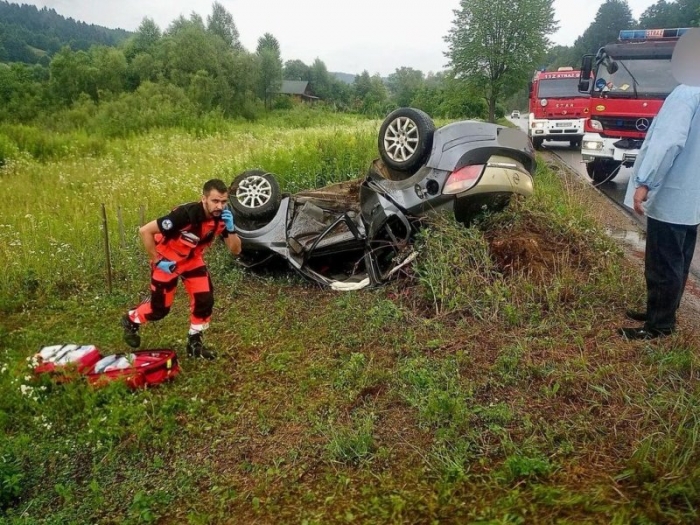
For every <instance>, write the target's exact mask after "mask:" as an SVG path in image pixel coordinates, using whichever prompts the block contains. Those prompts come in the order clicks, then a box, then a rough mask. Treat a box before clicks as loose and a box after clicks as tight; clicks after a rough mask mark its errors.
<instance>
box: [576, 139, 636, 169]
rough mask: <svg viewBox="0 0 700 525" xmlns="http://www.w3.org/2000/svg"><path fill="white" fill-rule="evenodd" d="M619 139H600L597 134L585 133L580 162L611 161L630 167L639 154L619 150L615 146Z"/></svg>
mask: <svg viewBox="0 0 700 525" xmlns="http://www.w3.org/2000/svg"><path fill="white" fill-rule="evenodd" d="M619 140H620V139H617V138H608V137H601V136H600V135H598V134H597V133H586V134H585V135H584V136H583V141H582V143H581V160H583V162H586V163H588V162H592V161H594V160H611V161H616V162H621V163H622V164H623V165H624V166H627V167H629V166H632V165H633V164H634V161H635V160H636V159H637V155H638V154H639V150H638V149H621V148H618V147H616V146H615V143H616V142H618V141H619Z"/></svg>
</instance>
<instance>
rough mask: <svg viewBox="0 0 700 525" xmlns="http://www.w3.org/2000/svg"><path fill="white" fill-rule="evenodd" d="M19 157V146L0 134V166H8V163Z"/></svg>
mask: <svg viewBox="0 0 700 525" xmlns="http://www.w3.org/2000/svg"><path fill="white" fill-rule="evenodd" d="M17 155H19V148H18V147H17V144H15V142H14V141H13V140H12V139H11V138H10V137H8V136H7V135H5V134H3V133H0V166H4V165H5V164H7V161H8V160H10V159H13V158H15V157H17Z"/></svg>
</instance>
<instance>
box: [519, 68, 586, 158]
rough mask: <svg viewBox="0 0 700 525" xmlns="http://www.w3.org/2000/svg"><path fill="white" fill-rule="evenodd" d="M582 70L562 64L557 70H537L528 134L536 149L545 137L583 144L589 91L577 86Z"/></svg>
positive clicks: (546, 138)
mask: <svg viewBox="0 0 700 525" xmlns="http://www.w3.org/2000/svg"><path fill="white" fill-rule="evenodd" d="M579 78H580V73H579V71H574V68H572V67H560V68H559V69H558V70H557V71H535V75H534V77H533V78H532V82H530V83H529V84H528V88H529V92H530V97H529V98H530V114H529V116H528V128H527V129H528V132H527V133H528V135H529V137H530V140H531V141H532V145H533V146H534V147H535V148H536V149H540V148H541V147H542V142H544V141H545V140H557V141H568V142H569V144H571V145H572V146H573V147H579V146H580V145H581V139H583V126H584V122H585V120H586V117H587V116H588V99H589V96H588V94H585V95H583V94H581V93H580V92H579V89H578V82H579Z"/></svg>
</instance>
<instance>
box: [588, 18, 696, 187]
mask: <svg viewBox="0 0 700 525" xmlns="http://www.w3.org/2000/svg"><path fill="white" fill-rule="evenodd" d="M686 30H687V29H684V28H676V29H641V30H623V31H620V35H619V38H618V41H617V42H615V43H611V44H608V45H606V46H603V47H602V48H600V50H599V51H598V53H597V54H596V55H585V56H584V57H583V60H582V65H581V73H580V78H579V90H580V91H581V92H583V93H587V94H589V95H590V106H589V114H588V119H587V120H586V121H585V128H584V136H583V142H582V147H581V157H582V160H583V162H585V163H586V171H587V173H588V175H589V176H590V177H591V179H593V181H594V182H596V183H602V182H606V181H610V180H612V179H613V178H615V176H616V175H617V173H618V172H619V170H620V168H621V167H631V166H632V165H634V161H635V160H636V158H637V154H638V153H639V149H640V148H641V146H642V143H643V141H644V138H645V137H646V132H647V130H648V129H649V126H651V123H652V122H653V121H654V117H655V116H656V114H657V113H658V112H659V110H660V109H661V105H662V104H663V102H664V100H665V99H666V97H667V96H668V95H669V94H670V93H671V91H673V89H674V88H675V87H676V86H677V85H678V83H677V82H676V81H675V79H674V78H673V76H672V75H671V56H672V55H673V49H674V48H675V45H676V42H677V41H678V39H679V38H680V37H681V35H682V34H683V33H684V32H685V31H686Z"/></svg>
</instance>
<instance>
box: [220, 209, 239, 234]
mask: <svg viewBox="0 0 700 525" xmlns="http://www.w3.org/2000/svg"><path fill="white" fill-rule="evenodd" d="M221 220H222V221H224V224H225V225H226V231H227V232H229V233H233V232H234V231H236V227H235V226H234V225H233V213H231V210H229V209H225V210H224V211H222V212H221Z"/></svg>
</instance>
